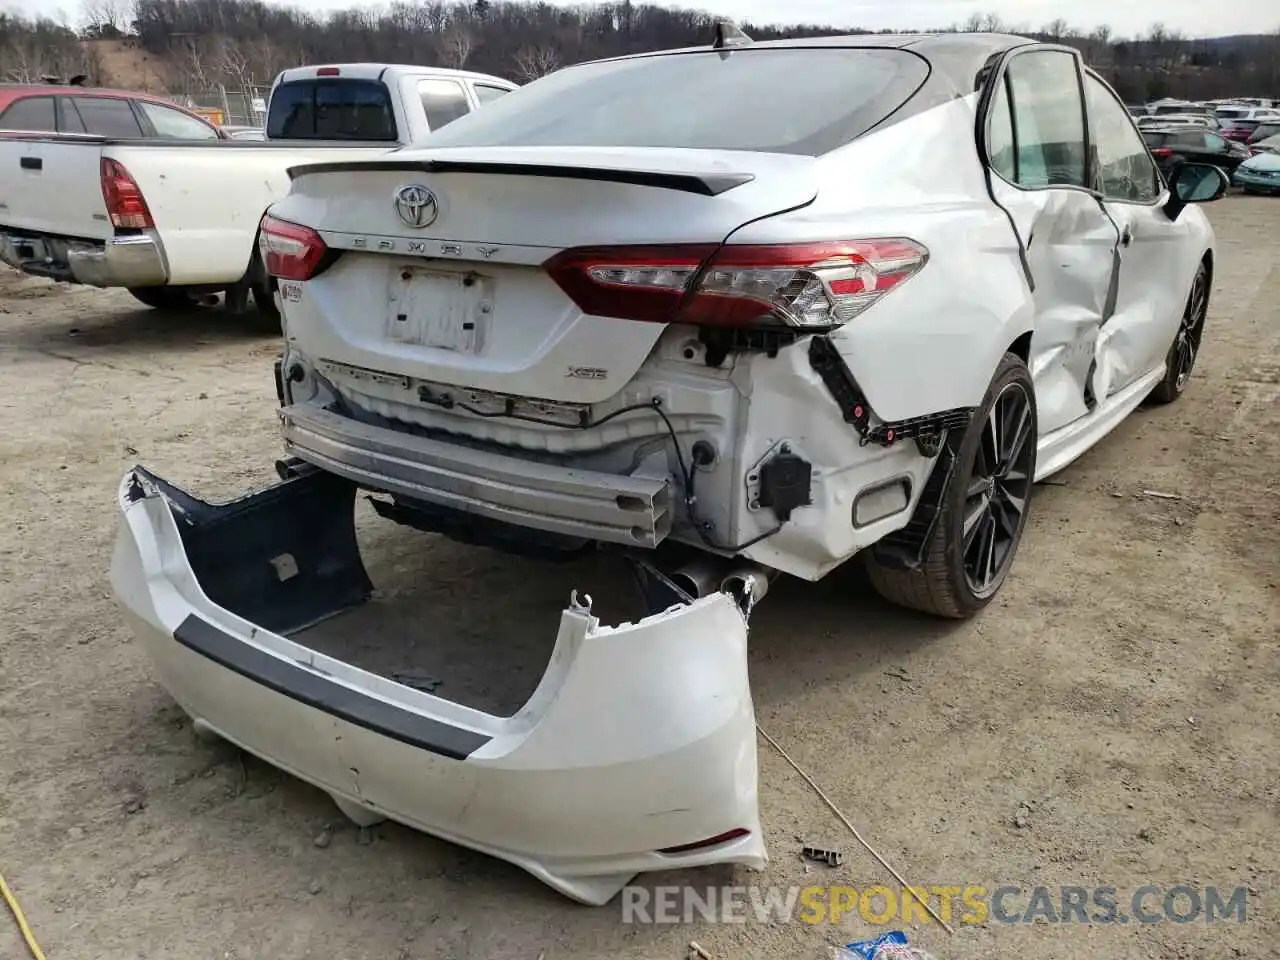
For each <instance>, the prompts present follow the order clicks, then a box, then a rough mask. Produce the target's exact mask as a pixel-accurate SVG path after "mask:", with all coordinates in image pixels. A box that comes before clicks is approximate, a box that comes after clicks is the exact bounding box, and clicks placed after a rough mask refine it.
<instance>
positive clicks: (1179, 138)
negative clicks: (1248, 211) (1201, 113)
mask: <svg viewBox="0 0 1280 960" xmlns="http://www.w3.org/2000/svg"><path fill="white" fill-rule="evenodd" d="M1142 138H1143V139H1144V140H1146V141H1147V146H1148V147H1150V148H1151V155H1152V156H1153V157H1155V158H1156V163H1158V164H1159V165H1160V170H1161V172H1162V173H1164V174H1165V176H1166V177H1167V176H1168V175H1169V173H1170V172H1171V171H1172V170H1173V168H1174V167H1176V166H1177V165H1178V164H1180V163H1186V162H1188V161H1192V162H1195V163H1211V164H1213V165H1214V166H1215V167H1220V168H1222V169H1223V170H1225V171H1226V172H1227V173H1230V172H1231V171H1232V170H1234V169H1235V168H1236V167H1237V166H1239V165H1240V163H1241V162H1242V161H1244V160H1247V159H1248V158H1249V157H1250V155H1251V154H1250V153H1249V148H1248V147H1246V146H1245V145H1244V144H1241V143H1233V142H1232V141H1230V140H1227V139H1226V138H1224V137H1221V136H1219V135H1218V134H1216V133H1213V132H1212V131H1210V130H1200V129H1197V128H1195V127H1169V128H1165V127H1160V128H1157V129H1154V130H1151V129H1147V130H1143V131H1142Z"/></svg>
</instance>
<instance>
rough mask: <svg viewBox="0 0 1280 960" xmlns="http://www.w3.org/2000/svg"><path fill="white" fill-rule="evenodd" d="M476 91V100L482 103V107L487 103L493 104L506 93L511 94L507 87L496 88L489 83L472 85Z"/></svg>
mask: <svg viewBox="0 0 1280 960" xmlns="http://www.w3.org/2000/svg"><path fill="white" fill-rule="evenodd" d="M472 86H473V87H474V88H475V91H476V99H477V100H479V101H480V104H481V106H483V105H484V104H486V103H492V102H493V101H494V100H497V99H498V98H499V97H500V96H502V95H503V94H504V93H510V92H511V91H510V90H508V89H507V88H506V87H495V86H493V85H492V84H489V83H476V84H472Z"/></svg>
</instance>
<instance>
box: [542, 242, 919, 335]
mask: <svg viewBox="0 0 1280 960" xmlns="http://www.w3.org/2000/svg"><path fill="white" fill-rule="evenodd" d="M927 259H928V251H926V250H925V248H924V247H922V246H920V245H919V244H917V243H914V242H913V241H911V240H903V239H897V238H894V239H886V240H852V241H838V242H821V243H802V244H778V245H742V246H732V245H730V246H724V247H719V248H716V247H710V246H671V247H595V248H589V249H577V250H566V251H564V252H563V253H560V254H557V255H556V256H555V257H552V258H551V259H550V260H548V261H547V262H546V264H545V265H544V266H545V269H546V270H547V272H548V273H549V274H550V275H551V277H552V278H553V279H554V280H555V281H556V283H558V284H559V285H560V288H561V289H562V290H564V291H565V293H567V294H568V295H569V296H570V297H571V298H572V299H573V301H574V303H575V304H577V306H578V308H579V309H580V310H582V311H583V312H584V313H588V314H591V315H593V316H599V317H618V318H620V319H623V320H641V321H647V322H652V323H691V324H697V325H702V326H718V327H738V326H755V325H768V324H774V325H783V326H790V327H798V328H801V329H810V330H822V329H830V328H831V327H835V326H839V325H840V324H842V323H845V322H847V321H849V320H851V319H853V318H854V317H856V316H857V315H858V314H860V313H862V312H863V311H864V310H866V309H867V308H868V307H870V306H871V305H872V304H873V303H875V302H876V301H878V300H879V299H880V298H881V297H883V296H884V295H885V294H886V293H888V292H889V291H890V290H892V289H893V288H894V287H897V286H898V285H900V284H901V283H903V282H904V281H905V280H907V279H909V278H910V277H912V276H913V275H914V274H915V273H916V272H918V271H919V270H920V268H921V267H923V266H924V264H925V261H926V260H927Z"/></svg>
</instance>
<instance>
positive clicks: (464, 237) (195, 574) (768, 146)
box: [113, 27, 1227, 903]
mask: <svg viewBox="0 0 1280 960" xmlns="http://www.w3.org/2000/svg"><path fill="white" fill-rule="evenodd" d="M291 176H292V178H293V185H292V190H291V192H290V194H289V195H288V196H287V197H286V198H285V199H283V200H282V201H280V202H279V203H277V204H276V205H275V206H274V207H273V208H272V209H271V210H270V211H269V212H268V215H267V216H266V217H265V218H264V220H263V222H262V226H261V238H260V246H261V250H262V252H263V255H264V261H265V263H266V266H267V269H268V270H269V272H270V273H271V274H272V275H273V277H274V278H275V282H276V284H277V287H278V301H279V304H280V306H281V309H282V313H283V318H284V320H283V323H284V329H285V348H284V353H283V356H282V358H281V361H280V363H279V364H278V366H277V390H278V393H279V399H280V406H281V409H280V418H281V424H282V433H283V442H284V446H285V450H286V452H287V458H286V459H284V460H282V461H280V464H279V467H280V472H281V476H282V481H281V483H280V484H278V485H276V486H274V487H272V488H270V489H268V490H266V491H262V492H259V493H255V494H252V495H249V496H247V497H246V498H245V499H243V500H239V501H236V502H233V503H230V504H222V505H217V504H209V503H204V502H202V501H200V500H198V499H196V498H195V497H192V496H190V495H189V494H186V493H184V492H183V491H181V490H180V489H178V488H177V487H175V486H173V485H172V484H170V483H167V482H166V481H164V480H161V479H160V478H158V477H156V476H155V475H153V474H151V473H150V472H149V471H147V470H146V469H144V468H142V467H138V468H135V469H134V470H131V471H130V472H129V474H128V475H126V477H125V478H124V481H123V484H122V486H121V497H120V505H121V511H122V525H121V534H120V538H119V542H118V546H117V552H116V557H115V561H114V564H113V579H114V583H115V588H116V591H117V594H118V596H119V598H120V600H121V603H122V605H123V607H124V608H125V610H126V611H127V612H128V614H129V616H130V617H131V619H132V620H133V621H134V623H135V624H136V626H137V628H138V630H139V634H140V636H141V637H142V638H143V641H144V642H145V644H146V646H147V649H148V650H149V652H150V654H151V656H152V658H153V659H154V661H155V664H156V669H157V671H158V673H159V676H160V677H161V679H162V682H164V683H165V685H166V687H167V688H168V689H169V690H170V691H171V692H172V693H173V695H174V696H175V697H176V698H177V700H178V701H179V702H180V703H181V704H182V705H183V706H184V707H185V708H186V709H187V710H188V712H190V713H191V714H192V716H193V717H195V718H196V721H197V723H198V724H199V725H201V726H202V727H204V728H207V729H209V730H211V731H213V732H216V733H217V734H219V735H221V736H224V737H226V738H228V739H230V740H232V741H234V742H236V743H238V744H240V745H241V746H243V747H244V748H245V749H248V750H250V751H253V752H255V753H257V754H259V755H261V756H263V757H265V758H267V759H268V760H270V761H272V762H273V763H276V764H278V765H279V766H281V767H283V768H284V769H286V770H289V771H291V772H293V773H295V774H296V775H298V776H300V777H303V778H305V779H307V780H310V781H311V782H313V783H316V784H318V785H320V786H321V787H322V788H323V789H325V790H326V791H328V792H329V793H330V794H331V795H332V796H333V797H334V799H335V800H336V801H337V802H338V804H339V805H340V806H341V807H342V809H343V810H344V811H346V812H347V813H348V814H349V815H351V816H352V817H353V818H355V819H357V820H359V821H361V822H369V821H371V820H375V819H378V818H381V817H390V818H393V819H396V820H399V821H402V822H405V823H408V824H411V825H414V826H416V827H418V828H420V829H423V830H426V831H429V832H432V833H435V834H437V835H440V836H443V837H446V838H450V839H453V840H455V841H457V842H459V843H462V844H466V845H468V846H471V847H474V848H477V849H480V850H484V851H488V852H490V853H493V854H494V855H497V856H500V857H504V858H506V859H508V860H511V861H512V862H515V863H517V864H520V865H521V866H523V867H525V868H526V869H528V870H530V871H531V872H533V873H534V874H536V875H537V876H539V877H541V878H542V879H543V880H545V881H546V882H548V883H550V884H552V885H553V886H555V887H557V888H558V889H560V890H562V891H563V892H565V893H566V894H568V895H570V896H573V897H575V898H577V899H580V900H583V901H586V902H591V903H601V902H604V901H605V900H607V899H609V898H610V897H612V896H613V895H614V894H615V893H616V892H617V890H618V889H619V888H620V887H621V886H622V885H623V884H624V883H626V882H627V880H628V879H629V878H630V877H632V876H633V875H634V874H636V873H637V872H640V871H645V870H656V869H670V868H672V867H676V866H682V865H696V864H707V863H720V862H737V863H743V864H747V865H750V866H756V867H759V866H761V865H763V863H764V862H765V858H766V848H765V843H764V838H763V837H762V836H761V831H760V821H759V815H758V809H757V800H756V763H755V761H756V752H755V751H756V746H755V731H754V714H753V709H752V702H751V694H750V688H749V686H748V676H747V669H746V641H747V623H748V618H749V616H750V613H751V610H752V607H753V605H754V604H756V603H757V602H760V601H761V600H762V598H763V597H764V596H765V593H766V591H767V588H768V585H769V584H770V582H771V581H772V580H773V579H774V578H775V577H776V576H778V575H788V576H791V577H796V578H800V579H804V580H818V579H820V578H822V577H824V576H826V575H828V574H830V573H831V572H832V571H834V570H836V569H837V568H839V567H840V566H842V565H843V564H845V563H847V562H849V561H851V560H853V559H854V558H860V560H861V561H862V562H865V563H866V565H867V566H868V568H869V570H870V572H871V578H872V580H873V582H874V583H875V585H876V587H877V588H878V589H879V590H880V591H881V592H882V593H883V594H884V595H885V596H886V597H888V598H890V599H891V600H893V601H895V602H897V603H900V604H904V605H907V606H910V607H912V608H916V609H919V610H921V611H924V612H926V613H929V614H933V615H938V616H943V617H953V618H957V617H967V616H972V615H974V614H975V613H977V612H978V611H979V610H981V608H982V607H983V606H985V605H986V604H987V603H988V602H990V600H991V598H992V597H993V596H994V595H995V594H996V593H997V591H998V590H999V589H1000V588H1001V585H1002V584H1003V583H1004V582H1005V580H1006V578H1007V576H1008V574H1009V571H1010V569H1011V567H1012V565H1013V562H1014V557H1015V554H1016V552H1017V549H1018V545H1019V541H1020V539H1021V537H1022V533H1023V530H1024V529H1025V525H1026V522H1027V517H1028V512H1029V510H1030V509H1032V504H1033V485H1034V483H1035V482H1036V481H1037V480H1040V479H1043V478H1044V477H1047V476H1049V475H1050V474H1052V473H1054V472H1055V471H1058V470H1061V469H1062V468H1063V467H1065V466H1066V465H1067V464H1069V463H1070V462H1071V461H1072V460H1074V459H1075V458H1076V457H1079V456H1080V455H1082V454H1083V453H1085V452H1086V451H1087V450H1088V449H1089V448H1090V447H1091V446H1092V445H1094V444H1095V443H1097V442H1098V441H1099V440H1100V439H1101V438H1102V437H1104V436H1106V434H1107V433H1109V432H1110V431H1111V430H1113V429H1115V427H1116V426H1117V425H1118V424H1119V423H1120V422H1121V421H1122V420H1123V419H1124V418H1125V417H1127V416H1128V415H1129V414H1130V413H1132V412H1133V411H1134V410H1135V409H1136V408H1137V407H1138V406H1139V405H1140V404H1141V403H1142V402H1143V401H1144V400H1148V399H1149V400H1151V401H1154V402H1160V403H1168V402H1171V401H1174V400H1176V399H1177V398H1178V397H1179V396H1180V395H1181V394H1182V393H1183V391H1184V390H1185V389H1186V387H1187V383H1188V378H1189V377H1190V375H1191V373H1192V369H1193V366H1194V363H1195V360H1196V355H1197V353H1198V351H1199V349H1200V346H1201V342H1202V337H1203V332H1204V325H1205V317H1206V313H1207V309H1208V299H1209V291H1210V288H1211V284H1212V279H1213V273H1214V268H1215V256H1216V254H1215V250H1214V240H1213V233H1212V230H1211V229H1210V226H1209V223H1208V221H1207V220H1206V218H1205V216H1204V215H1203V213H1202V212H1201V210H1200V209H1199V207H1198V206H1197V204H1199V203H1201V202H1204V201H1209V200H1213V199H1216V198H1217V197H1219V196H1221V194H1222V193H1223V191H1224V190H1225V188H1226V186H1227V181H1226V177H1225V175H1224V174H1222V172H1221V171H1219V170H1218V169H1216V168H1214V167H1209V166H1200V165H1195V164H1186V165H1184V166H1182V167H1180V168H1178V169H1176V170H1175V171H1173V172H1172V173H1171V174H1170V177H1169V181H1168V182H1166V180H1165V179H1164V178H1162V176H1161V174H1160V172H1159V171H1158V170H1157V168H1156V165H1155V163H1154V162H1153V160H1152V158H1151V156H1150V154H1149V152H1148V150H1147V147H1146V145H1145V143H1144V141H1143V138H1142V136H1141V135H1140V134H1139V133H1138V131H1137V130H1136V129H1135V127H1134V122H1133V119H1132V117H1131V116H1130V114H1129V111H1128V110H1127V109H1126V108H1125V106H1124V104H1123V103H1122V102H1121V101H1120V100H1119V99H1118V98H1117V97H1116V95H1115V93H1114V92H1113V91H1112V90H1111V89H1110V88H1109V87H1108V86H1107V84H1106V83H1105V82H1103V81H1102V80H1101V79H1100V78H1099V77H1098V76H1097V74H1095V73H1094V72H1093V71H1091V70H1090V69H1088V67H1087V66H1086V65H1085V64H1084V63H1083V62H1082V61H1081V58H1080V55H1079V54H1078V52H1076V51H1075V50H1072V49H1070V48H1066V47H1059V46H1052V45H1046V44H1042V43H1037V42H1033V41H1029V40H1026V39H1024V38H1020V37H1013V36H1000V35H964V34H948V35H938V36H860V37H830V38H820V39H813V40H804V41H780V42H771V43H754V42H752V41H751V40H750V39H749V38H747V37H745V36H743V35H741V34H740V33H738V32H737V31H735V30H733V29H732V28H729V27H722V28H721V29H720V30H719V31H718V32H717V38H716V42H715V43H714V44H713V45H712V46H709V47H701V48H696V49H686V50H676V51H667V52H662V53H655V54H644V55H637V56H630V57H623V58H618V59H611V60H604V61H599V62H594V63H587V64H582V65H579V66H574V67H570V68H568V69H564V70H561V71H559V72H557V73H554V74H552V75H550V76H547V77H545V78H543V79H541V80H538V81H536V82H534V83H531V84H529V85H528V86H526V87H523V88H521V89H519V90H517V91H515V92H513V93H511V94H509V95H508V96H506V97H503V98H502V99H500V100H498V101H496V102H495V103H492V104H490V105H489V106H487V107H486V108H485V109H484V110H482V111H477V112H476V113H474V114H471V115H469V116H465V117H463V118H461V119H458V120H456V121H454V122H453V123H450V124H449V125H448V126H447V127H444V128H443V129H441V130H439V131H438V132H436V133H434V134H432V135H431V136H430V137H429V138H428V139H427V140H425V141H422V142H421V143H419V144H416V145H414V146H412V147H409V148H404V149H400V150H398V151H395V152H393V153H391V154H388V155H385V156H382V157H380V158H376V159H367V160H354V161H351V162H344V163H326V164H317V165H310V166H304V167H298V168H295V169H294V170H292V171H291ZM357 490H364V491H366V492H368V493H369V494H370V495H371V497H372V500H373V502H374V504H375V506H376V508H377V510H378V513H379V514H381V515H382V516H383V517H386V518H390V519H391V520H394V521H397V522H399V523H402V524H405V525H408V526H411V527H416V528H418V529H420V530H426V531H432V532H434V533H437V534H444V535H446V536H450V537H453V538H455V539H459V540H464V541H466V542H468V543H479V544H486V545H490V546H496V547H499V548H501V549H505V550H510V551H512V552H515V553H525V554H533V555H538V556H546V555H548V554H552V555H556V556H566V557H567V556H574V555H576V554H578V553H581V552H584V551H589V550H611V551H616V552H618V553H619V554H621V555H623V556H624V557H626V558H628V559H629V560H630V562H632V563H633V564H634V565H635V569H636V570H637V571H638V572H639V574H640V582H641V584H642V586H643V591H642V592H643V595H644V598H645V601H646V603H645V606H644V608H643V609H641V610H640V611H639V615H638V616H637V617H636V619H635V621H634V622H627V623H621V624H618V625H615V626H606V625H602V624H601V623H600V621H599V619H598V618H597V617H596V616H595V615H594V614H593V613H592V611H591V605H590V601H589V599H588V598H586V596H585V594H584V595H582V596H581V597H576V596H575V598H574V599H573V600H572V602H570V603H569V605H568V606H567V607H566V609H565V610H564V611H563V613H562V615H561V619H560V625H559V632H558V634H557V635H556V638H555V643H554V649H553V650H552V651H551V653H550V656H549V659H548V661H547V666H546V670H545V674H544V675H543V676H542V679H541V681H540V682H539V683H538V684H537V687H536V689H535V690H534V692H533V693H532V695H531V696H530V697H529V698H528V700H527V702H525V703H524V704H523V706H521V707H520V708H519V710H517V711H516V712H514V713H513V714H511V715H498V714H497V713H493V712H486V711H484V710H481V709H477V708H475V707H473V706H468V705H466V704H462V703H458V702H454V701H451V700H449V699H448V698H446V697H444V696H441V695H438V694H436V693H432V692H426V691H423V690H419V689H413V688H411V687H410V686H406V685H404V684H402V683H400V682H397V681H396V680H395V679H394V678H393V677H389V676H384V675H382V674H380V673H378V672H377V671H376V670H375V669H374V668H373V667H371V666H361V665H360V664H359V663H354V662H348V661H346V660H344V659H341V658H338V657H335V656H333V655H331V654H329V653H325V652H322V651H320V650H318V649H316V648H315V646H314V645H312V642H311V639H310V638H311V636H312V630H313V629H314V625H315V624H317V623H318V622H320V621H322V620H326V619H327V618H330V617H332V616H333V615H335V614H342V613H343V612H344V611H347V610H349V609H351V608H357V607H360V606H361V605H362V604H363V602H364V601H365V600H366V599H367V598H368V597H369V593H370V583H369V580H368V577H367V576H366V573H365V568H364V566H363V564H362V561H361V558H360V555H359V550H358V547H357V543H356V538H355V535H354V532H353V521H352V505H353V501H354V497H355V491H357ZM690 556H693V557H694V558H695V559H694V560H693V561H692V562H690V561H689V557H690ZM677 558H678V559H677ZM583 586H584V587H589V586H590V585H589V584H584V585H583ZM477 589H483V585H482V584H480V585H477ZM856 616H857V614H856V611H854V610H850V625H851V629H852V627H853V625H854V623H855V622H856ZM338 619H339V620H341V617H338ZM360 622H361V623H362V624H363V625H364V626H363V627H362V629H365V630H370V627H369V623H370V621H369V619H368V618H367V617H366V618H365V619H362V620H361V621H360ZM551 627H552V625H550V624H549V625H548V631H549V632H551ZM371 639H372V642H378V643H384V644H388V645H389V644H394V643H396V642H397V640H396V638H395V637H394V636H392V631H390V630H388V631H386V634H385V635H384V634H383V633H382V632H381V631H380V630H378V629H377V628H376V626H375V627H374V628H372V633H371ZM492 657H493V663H494V669H495V670H502V669H503V660H502V651H501V649H495V650H493V651H492ZM356 768H358V771H359V772H358V773H353V771H354V770H356Z"/></svg>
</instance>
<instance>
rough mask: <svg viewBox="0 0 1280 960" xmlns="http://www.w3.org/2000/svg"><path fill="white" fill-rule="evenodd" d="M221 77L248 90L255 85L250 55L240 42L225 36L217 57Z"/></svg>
mask: <svg viewBox="0 0 1280 960" xmlns="http://www.w3.org/2000/svg"><path fill="white" fill-rule="evenodd" d="M215 64H216V69H217V73H218V75H219V77H220V78H221V79H222V80H224V81H225V82H226V83H227V84H228V85H229V86H233V87H236V88H237V89H239V90H247V89H249V87H251V86H253V67H252V64H251V63H250V60H249V55H248V53H247V52H246V51H245V49H244V48H243V47H241V45H240V44H238V43H236V42H235V41H234V40H232V39H231V38H229V37H223V38H222V42H221V43H219V44H218V51H217V55H216V59H215Z"/></svg>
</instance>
